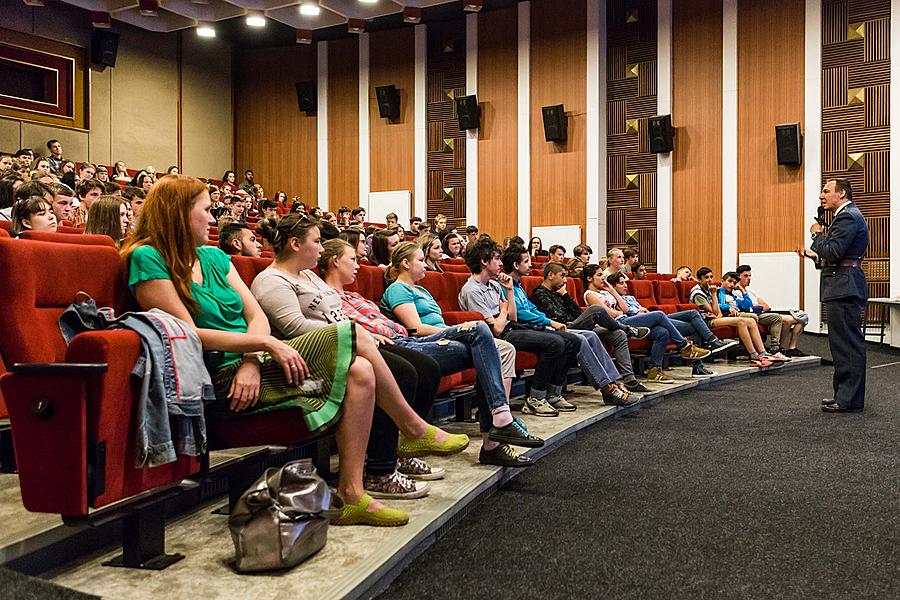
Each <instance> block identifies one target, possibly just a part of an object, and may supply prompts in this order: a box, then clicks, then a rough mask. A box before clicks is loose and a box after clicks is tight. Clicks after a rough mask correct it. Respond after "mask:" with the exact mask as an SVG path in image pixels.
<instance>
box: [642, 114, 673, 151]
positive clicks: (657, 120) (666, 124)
mask: <svg viewBox="0 0 900 600" xmlns="http://www.w3.org/2000/svg"><path fill="white" fill-rule="evenodd" d="M647 135H648V136H650V152H653V153H654V154H662V153H664V152H671V151H672V150H673V149H674V148H675V145H674V143H673V138H674V137H675V130H674V129H673V128H672V115H657V116H655V117H650V118H649V119H647Z"/></svg>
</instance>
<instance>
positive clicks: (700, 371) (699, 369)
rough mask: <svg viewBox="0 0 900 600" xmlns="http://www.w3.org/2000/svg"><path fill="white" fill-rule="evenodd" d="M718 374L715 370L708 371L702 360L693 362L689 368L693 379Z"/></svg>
mask: <svg viewBox="0 0 900 600" xmlns="http://www.w3.org/2000/svg"><path fill="white" fill-rule="evenodd" d="M716 375H718V373H716V372H715V371H710V370H709V369H707V368H706V365H704V364H703V363H702V362H695V363H694V365H693V367H692V368H691V377H693V378H694V379H703V378H705V377H715V376H716Z"/></svg>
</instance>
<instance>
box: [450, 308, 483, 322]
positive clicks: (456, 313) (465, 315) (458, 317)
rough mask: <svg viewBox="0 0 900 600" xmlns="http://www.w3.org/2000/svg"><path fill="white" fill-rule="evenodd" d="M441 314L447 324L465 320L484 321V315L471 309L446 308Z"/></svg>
mask: <svg viewBox="0 0 900 600" xmlns="http://www.w3.org/2000/svg"><path fill="white" fill-rule="evenodd" d="M442 314H443V315H444V322H445V323H446V324H447V325H459V324H460V323H465V322H466V321H484V315H483V314H481V313H480V312H477V311H473V310H447V311H444V312H443V313H442Z"/></svg>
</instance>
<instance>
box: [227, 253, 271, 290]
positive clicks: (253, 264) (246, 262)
mask: <svg viewBox="0 0 900 600" xmlns="http://www.w3.org/2000/svg"><path fill="white" fill-rule="evenodd" d="M231 264H233V265H234V270H235V271H237V273H238V275H240V276H241V280H242V281H243V282H244V283H245V284H247V287H250V286H251V285H252V284H253V280H254V279H256V276H257V275H259V274H260V273H262V272H263V271H264V270H266V269H267V268H268V266H269V265H271V264H272V259H271V258H255V257H253V256H238V255H234V256H232V257H231Z"/></svg>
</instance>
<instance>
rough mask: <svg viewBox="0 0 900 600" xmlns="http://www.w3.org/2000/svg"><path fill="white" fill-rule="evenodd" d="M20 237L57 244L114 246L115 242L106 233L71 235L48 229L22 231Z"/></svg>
mask: <svg viewBox="0 0 900 600" xmlns="http://www.w3.org/2000/svg"><path fill="white" fill-rule="evenodd" d="M21 238H22V239H23V240H35V241H38V242H56V243H57V244H81V245H84V246H109V247H110V248H115V247H116V243H115V242H114V241H113V239H112V238H111V237H109V236H108V235H72V234H71V233H50V232H49V231H23V232H22V235H21Z"/></svg>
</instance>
